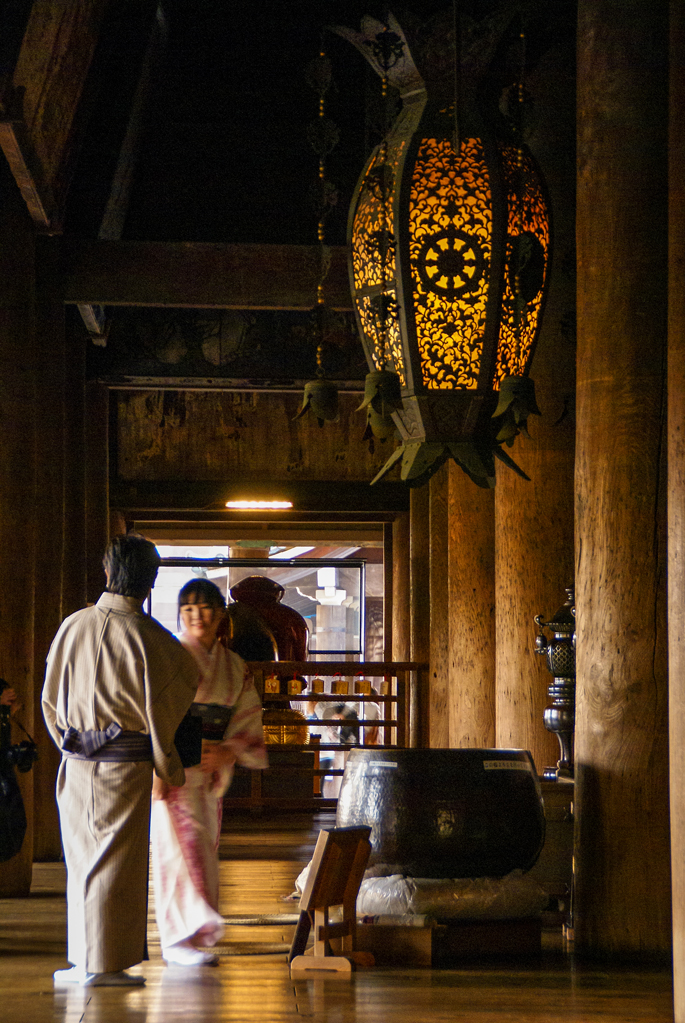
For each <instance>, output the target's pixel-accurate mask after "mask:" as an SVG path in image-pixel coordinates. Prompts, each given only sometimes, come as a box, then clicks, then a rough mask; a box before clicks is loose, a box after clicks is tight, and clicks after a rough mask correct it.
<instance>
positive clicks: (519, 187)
mask: <svg viewBox="0 0 685 1023" xmlns="http://www.w3.org/2000/svg"><path fill="white" fill-rule="evenodd" d="M519 43H520V47H519V52H520V63H519V74H518V83H517V88H516V135H517V139H516V192H517V195H516V237H517V238H518V246H517V252H516V253H512V256H514V257H515V266H514V327H515V333H516V341H517V347H518V352H517V357H518V359H519V360H520V358H521V351H522V348H523V338H522V334H523V327H524V326H525V322H526V319H527V317H526V303H525V301H524V299H523V295H522V294H521V263H522V259H523V230H524V224H523V204H524V197H525V181H524V177H525V160H524V153H523V104H524V101H525V93H524V86H523V80H524V75H525V69H526V33H525V30H524V27H523V19H521V27H520V29H519Z"/></svg>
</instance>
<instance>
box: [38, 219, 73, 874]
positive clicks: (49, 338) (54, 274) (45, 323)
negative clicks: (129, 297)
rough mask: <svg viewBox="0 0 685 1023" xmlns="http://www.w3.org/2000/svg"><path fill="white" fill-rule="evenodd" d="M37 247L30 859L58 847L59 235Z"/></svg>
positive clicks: (57, 851) (48, 856) (54, 855)
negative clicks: (47, 691)
mask: <svg viewBox="0 0 685 1023" xmlns="http://www.w3.org/2000/svg"><path fill="white" fill-rule="evenodd" d="M36 247H37V252H36V354H37V360H38V362H37V373H36V408H37V409H38V415H37V418H36V474H37V486H36V517H37V522H38V526H37V529H36V541H35V547H34V550H35V571H36V594H37V613H36V620H35V630H34V651H35V686H34V694H35V695H34V706H35V715H34V732H33V735H34V738H35V740H36V742H37V744H38V748H39V758H38V761H37V763H36V765H35V767H34V768H33V781H34V824H35V834H34V851H33V858H34V860H39V861H40V860H47V861H49V860H58V859H59V858H60V856H61V854H62V845H61V840H60V831H59V817H58V813H57V805H56V802H55V779H56V776H57V768H58V767H59V763H60V754H59V752H58V750H57V748H56V746H55V744H54V743H53V741H52V739H51V738H50V736H49V734H48V731H47V729H46V727H45V724H44V722H43V715H42V711H41V691H42V687H43V680H44V674H45V658H46V656H47V652H48V650H49V647H50V643H51V642H52V639H53V636H54V635H55V633H56V631H57V629H58V628H59V625H60V623H61V621H62V558H63V552H64V542H65V535H66V528H65V519H64V471H65V450H64V411H65V401H66V396H65V372H66V366H65V335H64V304H63V302H62V294H61V289H60V282H59V270H58V260H59V239H53V238H38V239H37V246H36Z"/></svg>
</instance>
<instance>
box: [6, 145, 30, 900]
mask: <svg viewBox="0 0 685 1023" xmlns="http://www.w3.org/2000/svg"><path fill="white" fill-rule="evenodd" d="M34 330H35V293H34V240H33V227H32V225H31V222H30V220H29V218H28V214H27V213H26V209H25V207H24V204H23V202H22V200H21V198H20V196H19V193H18V191H17V189H16V185H15V184H14V181H13V180H12V178H11V177H10V174H9V170H8V168H7V166H6V164H5V162H4V160H3V161H2V163H1V164H0V430H1V431H2V443H0V549H1V550H2V557H0V676H1V677H2V678H4V679H5V680H6V681H7V682H9V683H10V685H12V686H13V687H14V688H15V689H16V691H17V695H18V698H19V701H20V703H21V704H22V708H21V710H20V711H19V715H18V716H19V719H20V720H21V721H22V723H23V724H24V725H25V727H26V728H28V729H29V730H31V729H32V728H33V703H34V661H33V621H34V558H33V546H34V538H35V533H34V527H35V511H34V508H35V505H34V501H35V495H36V486H35V483H36V480H35V351H34ZM22 737H23V736H22ZM14 739H15V741H17V742H18V741H19V740H20V736H19V735H18V734H16V732H15V735H14ZM18 777H19V780H20V786H21V790H22V794H23V797H24V804H25V807H26V816H27V818H28V822H29V826H28V830H27V834H26V838H25V839H24V844H23V846H22V849H21V851H20V852H19V853H18V854H17V855H16V856H14V857H13V858H12V859H11V860H9V861H8V862H6V863H3V864H2V865H1V869H0V896H3V897H7V896H17V895H28V893H29V890H30V886H31V862H32V851H33V773H32V772H29V773H28V774H23V775H18Z"/></svg>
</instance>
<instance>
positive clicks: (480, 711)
mask: <svg viewBox="0 0 685 1023" xmlns="http://www.w3.org/2000/svg"><path fill="white" fill-rule="evenodd" d="M447 509H448V546H449V552H448V558H449V592H448V601H449V619H450V630H449V665H450V672H449V674H450V678H449V693H448V718H449V745H450V747H452V748H457V747H460V746H472V747H476V748H481V749H488V748H489V747H491V746H494V745H495V494H494V491H493V490H483V489H482V488H481V487H477V486H476V485H475V483H472V481H471V480H470V479H469V478H468V476H467V475H466V474H465V473H464V472H462V470H461V469H460V468H459V467H458V466H457V465H456V464H455V463H454V462H450V464H449V479H448V503H447Z"/></svg>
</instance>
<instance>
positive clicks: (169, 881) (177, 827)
mask: <svg viewBox="0 0 685 1023" xmlns="http://www.w3.org/2000/svg"><path fill="white" fill-rule="evenodd" d="M178 606H179V618H180V622H181V626H182V632H181V635H180V640H181V642H182V643H183V645H184V646H185V647H186V649H187V650H188V651H189V652H190V653H191V654H192V655H193V657H194V658H195V661H196V663H197V665H198V667H199V669H200V675H201V680H200V686H199V688H198V691H197V696H196V702H195V705H194V711H196V712H197V713H198V714H199V715H200V716H201V717H202V723H203V742H202V761H201V763H200V764H199V765H197V766H195V767H190V768H187V769H186V780H185V784H184V785H183V786H182V787H180V788H179V787H177V786H174V785H169V784H167V783H165V782H164V781H163V780H162V779H160V780H159V781H156V782H155V787H154V791H153V806H152V831H151V842H152V870H153V880H154V891H155V913H156V917H157V926H158V928H159V935H160V941H161V945H162V956H163V957H164V959H165V960H166V961H167V962H168V963H175V964H177V965H180V966H210V965H215V964H216V962H217V957H216V955H215V954H214V953H212V952H210V951H207V949H208V948H209V947H210V946H212V945H215V944H216V942H217V941H219V939H220V938H221V937H222V935H223V932H224V923H223V917H222V915H221V913H220V912H219V862H218V847H219V836H220V832H221V817H222V805H223V804H222V800H223V796H224V793H225V792H226V790H227V788H228V786H229V785H230V783H231V779H232V777H233V768H234V765H235V764H236V763H238V764H241V765H242V766H244V767H250V768H252V769H253V770H260V769H264V768H266V767H268V761H267V756H266V747H265V745H264V735H263V732H262V704H261V700H260V698H259V694H258V693H257V691H256V689H255V687H254V684H253V681H252V676H251V674H250V672H249V671H248V668H247V666H246V664H245V662H244V661H243V660H242V658H240V657H239V656H238V654H236V653H235V652H234V651H232V650H229V649H227V647H226V646H225V645H224V643H223V642H222V641H221V640H218V639H217V630H218V629H219V626H220V624H221V623H222V619H223V617H224V612H225V606H226V604H225V601H224V598H223V595H222V593H221V591H220V590H219V588H218V587H217V586H215V585H214V583H212V582H209V581H208V580H207V579H193V580H191V581H190V582H188V583H186V585H185V586H184V587H183V588H182V589H181V591H180V593H179V595H178Z"/></svg>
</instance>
